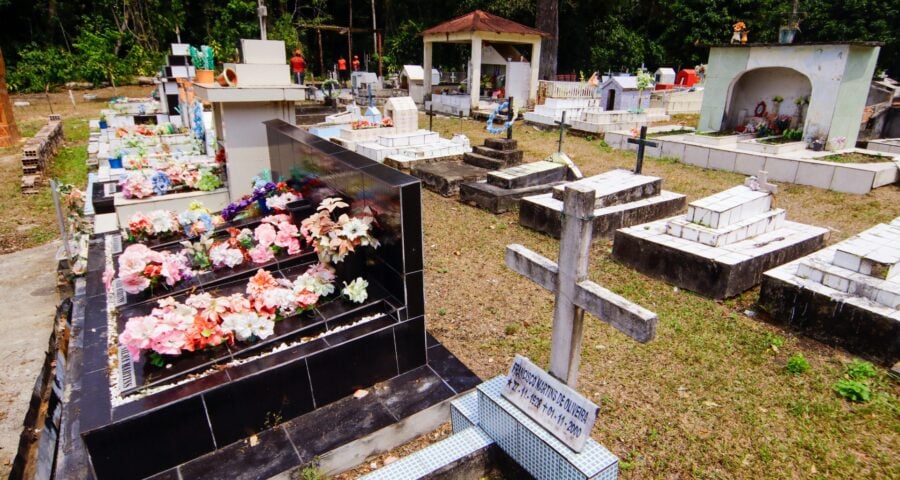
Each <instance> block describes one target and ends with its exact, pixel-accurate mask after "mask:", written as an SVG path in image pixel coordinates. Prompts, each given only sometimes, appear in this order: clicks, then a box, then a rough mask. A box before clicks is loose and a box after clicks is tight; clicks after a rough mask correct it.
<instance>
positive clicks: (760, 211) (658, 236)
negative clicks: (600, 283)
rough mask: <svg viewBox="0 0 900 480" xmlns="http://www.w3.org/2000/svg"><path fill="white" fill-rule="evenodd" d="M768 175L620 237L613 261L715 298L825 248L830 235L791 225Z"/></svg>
mask: <svg viewBox="0 0 900 480" xmlns="http://www.w3.org/2000/svg"><path fill="white" fill-rule="evenodd" d="M775 188H776V187H775V186H774V185H771V184H769V183H768V182H767V179H766V173H765V172H760V178H759V179H757V178H756V177H750V178H749V179H748V181H747V182H746V184H745V185H741V186H738V187H734V188H730V189H728V190H725V191H723V192H719V193H716V194H714V195H711V196H709V197H705V198H701V199H699V200H695V201H693V202H691V203H690V204H689V205H688V211H687V214H685V215H679V216H676V217H672V218H667V219H662V220H657V221H654V222H650V223H645V224H640V225H634V226H632V227H628V228H623V229H621V230H619V231H617V232H616V235H615V240H614V244H613V258H615V259H616V260H617V261H619V262H621V263H624V264H625V265H628V266H630V267H632V268H635V269H637V270H638V271H640V272H642V273H644V274H647V275H650V276H653V277H655V278H658V279H661V280H665V281H667V282H670V283H673V284H675V285H677V286H679V287H681V288H685V289H688V290H692V291H694V292H697V293H699V294H701V295H704V296H707V297H710V298H716V299H721V298H729V297H733V296H735V295H738V294H740V293H741V292H743V291H745V290H747V289H749V288H751V287H753V286H754V285H756V284H757V283H759V282H760V281H761V280H762V274H763V272H764V271H766V270H768V269H770V268H772V267H774V266H777V265H780V264H782V263H785V262H787V261H790V260H792V259H794V258H797V257H799V256H802V255H805V254H807V253H809V252H811V251H813V250H816V249H818V248H821V247H822V246H823V245H824V244H825V239H826V238H827V234H828V230H827V229H824V228H821V227H815V226H810V225H804V224H801V223H796V222H790V221H788V220H786V218H785V215H786V212H785V210H784V209H781V208H774V207H773V202H774V195H773V194H774V192H775Z"/></svg>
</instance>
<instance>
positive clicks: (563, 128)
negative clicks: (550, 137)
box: [553, 110, 566, 153]
mask: <svg viewBox="0 0 900 480" xmlns="http://www.w3.org/2000/svg"><path fill="white" fill-rule="evenodd" d="M553 123H555V124H557V125H559V141H558V142H557V147H556V151H557V152H559V153H562V142H563V135H564V134H565V132H566V111H565V110H563V112H562V118H560V119H559V121H558V122H556V121H554V122H553Z"/></svg>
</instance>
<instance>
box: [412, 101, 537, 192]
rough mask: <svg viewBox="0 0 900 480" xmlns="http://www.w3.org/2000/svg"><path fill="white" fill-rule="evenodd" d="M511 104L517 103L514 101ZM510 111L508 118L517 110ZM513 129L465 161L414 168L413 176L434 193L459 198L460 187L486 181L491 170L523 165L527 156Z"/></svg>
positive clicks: (478, 149) (488, 143)
mask: <svg viewBox="0 0 900 480" xmlns="http://www.w3.org/2000/svg"><path fill="white" fill-rule="evenodd" d="M509 101H510V102H513V99H509ZM507 108H508V115H510V116H512V112H513V111H514V109H513V108H512V107H511V106H510V107H507ZM495 113H497V112H495ZM489 121H490V120H489ZM509 121H512V120H509ZM513 128H514V126H510V127H509V128H507V129H506V137H507V138H491V137H489V138H486V139H485V140H484V145H478V146H475V147H473V148H472V152H468V153H465V154H464V155H463V158H462V161H461V162H459V161H454V162H440V163H429V164H427V165H421V166H417V167H415V168H413V169H412V174H413V175H415V176H417V177H419V178H420V179H421V180H422V183H423V185H424V186H425V187H427V188H429V189H430V190H434V191H436V192H438V193H440V194H441V195H443V196H445V197H452V196H456V194H457V193H459V191H460V185H462V184H465V183H473V182H482V181H485V180H486V179H487V177H488V174H489V173H490V172H491V171H494V170H502V169H504V168H507V167H513V166H516V165H518V164H520V163H522V157H523V155H524V153H523V152H522V151H521V150H519V148H518V147H519V144H518V142H517V141H516V140H514V139H513V138H512V129H513Z"/></svg>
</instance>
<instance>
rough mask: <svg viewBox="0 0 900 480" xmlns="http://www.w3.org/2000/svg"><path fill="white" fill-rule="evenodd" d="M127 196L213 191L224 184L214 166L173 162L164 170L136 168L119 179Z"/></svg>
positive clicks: (139, 196)
mask: <svg viewBox="0 0 900 480" xmlns="http://www.w3.org/2000/svg"><path fill="white" fill-rule="evenodd" d="M119 185H121V187H122V195H123V196H124V197H125V198H146V197H149V196H151V195H165V194H166V193H169V191H170V190H176V189H177V190H200V191H204V192H211V191H213V190H215V189H217V188H219V187H221V186H222V179H221V178H219V175H218V174H217V173H216V172H215V170H214V168H211V167H202V166H197V165H193V164H187V163H172V164H170V165H169V166H168V167H167V168H165V169H164V170H153V169H144V170H135V171H131V172H129V173H128V174H127V175H125V178H123V179H122V180H120V181H119Z"/></svg>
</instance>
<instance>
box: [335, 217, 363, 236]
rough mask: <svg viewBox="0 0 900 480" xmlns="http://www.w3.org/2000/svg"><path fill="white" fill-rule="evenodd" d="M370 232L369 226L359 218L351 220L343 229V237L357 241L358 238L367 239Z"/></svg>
mask: <svg viewBox="0 0 900 480" xmlns="http://www.w3.org/2000/svg"><path fill="white" fill-rule="evenodd" d="M368 231H369V225H368V224H367V223H366V222H364V221H362V220H360V219H358V218H351V219H350V220H348V221H347V222H346V223H344V226H343V228H341V235H343V236H345V237H347V239H348V240H356V239H357V238H360V237H365V236H366V234H368Z"/></svg>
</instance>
